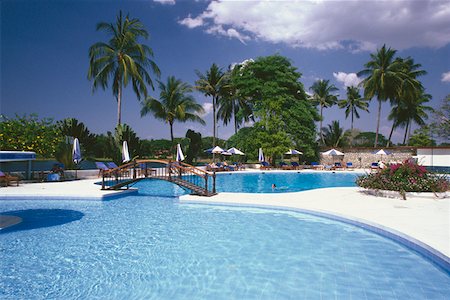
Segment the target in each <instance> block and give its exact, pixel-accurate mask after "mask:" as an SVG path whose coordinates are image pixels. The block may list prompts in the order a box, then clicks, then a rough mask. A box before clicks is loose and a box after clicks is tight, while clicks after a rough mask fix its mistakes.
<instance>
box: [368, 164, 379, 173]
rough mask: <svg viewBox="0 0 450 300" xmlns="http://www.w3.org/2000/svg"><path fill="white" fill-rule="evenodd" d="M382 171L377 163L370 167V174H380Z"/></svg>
mask: <svg viewBox="0 0 450 300" xmlns="http://www.w3.org/2000/svg"><path fill="white" fill-rule="evenodd" d="M379 170H380V166H378V163H377V162H373V163H372V164H371V165H370V172H378V171H379Z"/></svg>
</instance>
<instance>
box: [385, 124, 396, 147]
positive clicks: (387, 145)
mask: <svg viewBox="0 0 450 300" xmlns="http://www.w3.org/2000/svg"><path fill="white" fill-rule="evenodd" d="M394 128H395V121H394V122H392V127H391V132H390V133H389V138H388V141H387V144H386V147H389V146H390V145H391V138H392V133H393V132H394Z"/></svg>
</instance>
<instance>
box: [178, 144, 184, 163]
mask: <svg viewBox="0 0 450 300" xmlns="http://www.w3.org/2000/svg"><path fill="white" fill-rule="evenodd" d="M183 160H184V154H183V151H181V145H180V144H177V161H183Z"/></svg>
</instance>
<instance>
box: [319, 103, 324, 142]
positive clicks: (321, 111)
mask: <svg viewBox="0 0 450 300" xmlns="http://www.w3.org/2000/svg"><path fill="white" fill-rule="evenodd" d="M322 120H323V105H321V106H320V125H319V135H320V140H321V141H322V145H323V144H325V141H324V140H323V133H322Z"/></svg>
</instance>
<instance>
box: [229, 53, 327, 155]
mask: <svg viewBox="0 0 450 300" xmlns="http://www.w3.org/2000/svg"><path fill="white" fill-rule="evenodd" d="M233 74H234V77H233V78H232V82H233V84H234V85H235V88H236V90H237V91H238V97H239V98H240V99H245V100H246V101H248V102H249V103H250V104H251V107H252V108H253V115H254V117H255V120H256V122H255V124H254V125H253V127H254V129H255V131H256V133H255V139H256V140H255V141H256V145H257V146H258V147H257V148H259V147H262V148H263V150H264V153H265V155H266V157H269V158H271V159H272V160H273V159H274V158H275V157H276V156H278V155H280V156H281V155H282V153H284V152H286V151H287V150H288V149H289V148H300V149H299V150H301V151H302V152H304V153H305V156H306V157H308V158H310V157H315V155H316V153H317V150H316V149H317V148H316V144H315V124H314V121H318V120H319V116H318V114H317V111H316V109H315V108H314V107H313V106H312V104H311V102H310V101H309V100H307V97H306V94H305V91H304V87H303V84H302V83H300V81H299V79H300V77H301V74H300V73H298V72H297V70H296V68H295V67H293V66H292V65H291V63H290V61H289V60H288V59H287V58H285V57H282V56H280V55H272V56H267V57H260V58H258V59H256V60H255V61H254V62H248V63H247V64H245V65H244V66H241V67H240V69H239V72H236V73H233ZM241 130H242V129H241ZM238 134H239V132H238ZM253 150H254V149H252V151H253Z"/></svg>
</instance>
